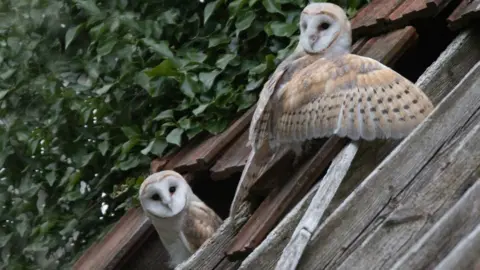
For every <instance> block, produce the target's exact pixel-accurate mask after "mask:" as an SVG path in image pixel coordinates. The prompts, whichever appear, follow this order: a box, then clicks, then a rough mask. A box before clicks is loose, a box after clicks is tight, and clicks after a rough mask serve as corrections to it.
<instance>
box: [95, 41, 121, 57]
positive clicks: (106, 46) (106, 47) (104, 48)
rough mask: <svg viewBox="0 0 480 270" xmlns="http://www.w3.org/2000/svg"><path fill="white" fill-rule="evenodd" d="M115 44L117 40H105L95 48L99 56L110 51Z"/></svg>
mask: <svg viewBox="0 0 480 270" xmlns="http://www.w3.org/2000/svg"><path fill="white" fill-rule="evenodd" d="M116 44H117V41H116V40H114V39H111V40H107V41H105V42H104V43H103V44H102V45H101V46H100V47H98V48H97V54H98V55H99V56H105V55H107V54H109V53H111V52H112V50H113V47H115V45H116Z"/></svg>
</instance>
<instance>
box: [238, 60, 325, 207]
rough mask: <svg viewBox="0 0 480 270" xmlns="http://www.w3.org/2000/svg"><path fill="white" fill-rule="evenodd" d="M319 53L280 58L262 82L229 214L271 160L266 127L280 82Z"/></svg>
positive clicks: (282, 82)
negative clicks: (281, 59) (263, 83)
mask: <svg viewBox="0 0 480 270" xmlns="http://www.w3.org/2000/svg"><path fill="white" fill-rule="evenodd" d="M319 57H320V56H316V55H306V54H304V53H303V54H302V53H299V54H297V55H295V56H292V57H290V60H288V61H284V62H282V63H281V64H280V65H279V66H278V67H277V69H276V70H275V72H274V73H273V75H272V76H271V77H270V79H269V80H268V81H267V82H266V83H265V85H264V87H263V89H262V92H261V93H260V98H259V100H258V102H257V108H256V109H255V112H254V114H253V118H252V123H251V124H250V130H249V143H248V144H250V145H252V152H251V153H250V156H249V157H248V160H247V163H246V164H245V167H244V169H243V172H242V176H241V177H240V182H239V183H238V186H237V190H236V192H235V196H234V198H233V201H232V204H231V206H230V216H235V215H236V214H237V211H238V210H239V207H240V204H241V203H242V201H243V200H245V198H246V197H247V195H248V190H249V189H250V187H251V186H252V185H253V184H254V183H255V181H256V180H257V177H258V176H259V175H260V174H261V173H262V172H264V170H265V169H267V168H268V166H269V165H270V162H271V161H272V160H273V159H272V157H273V156H272V154H274V153H275V149H272V148H271V147H270V144H269V143H268V142H269V130H271V126H270V125H271V123H270V122H269V121H268V120H269V119H270V118H271V116H272V115H273V113H274V111H273V110H272V108H273V107H274V106H275V105H274V104H275V103H276V100H277V98H278V96H280V95H281V93H282V91H283V86H284V85H285V83H286V82H288V81H289V80H290V78H292V76H294V74H296V73H298V72H300V70H302V69H303V68H305V67H307V66H308V65H310V64H312V63H314V62H315V61H316V60H317V59H318V58H319ZM248 144H247V145H248ZM272 150H273V151H272Z"/></svg>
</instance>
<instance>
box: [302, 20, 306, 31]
mask: <svg viewBox="0 0 480 270" xmlns="http://www.w3.org/2000/svg"><path fill="white" fill-rule="evenodd" d="M306 28H307V23H306V22H303V23H302V29H303V30H305V29H306Z"/></svg>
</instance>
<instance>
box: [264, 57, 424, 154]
mask: <svg viewBox="0 0 480 270" xmlns="http://www.w3.org/2000/svg"><path fill="white" fill-rule="evenodd" d="M276 106H277V107H276V109H275V110H276V112H277V113H276V116H275V117H270V119H269V121H270V122H271V123H270V124H271V125H272V132H270V134H269V138H270V144H271V145H272V146H273V147H275V145H276V146H278V145H280V144H284V143H291V142H299V141H305V140H308V139H313V138H321V137H327V136H332V135H337V136H340V137H348V138H350V139H353V140H358V139H360V138H361V139H364V140H373V139H377V138H379V139H381V138H383V139H387V138H393V139H399V138H403V137H405V136H407V135H408V134H409V133H410V132H411V131H412V130H413V129H414V128H415V127H416V126H417V125H418V124H419V123H420V122H422V121H423V119H425V118H426V117H427V115H428V114H429V113H430V112H431V111H432V110H433V105H432V103H431V101H430V100H429V98H428V97H427V96H426V95H425V94H424V93H423V92H422V90H421V89H419V88H418V87H417V86H416V85H415V84H413V83H412V82H410V81H409V80H407V79H406V78H404V77H402V76H401V75H400V74H398V73H397V72H395V71H394V70H392V69H390V68H389V67H387V66H385V65H383V64H381V63H380V62H378V61H376V60H374V59H371V58H368V57H362V56H359V55H354V54H346V55H342V56H339V57H336V58H334V59H326V58H322V59H319V60H317V61H316V62H315V63H313V64H311V65H310V66H308V67H306V68H304V69H303V70H301V71H300V72H299V73H297V74H295V76H293V77H292V79H291V80H290V81H289V82H288V83H286V84H285V86H284V88H283V93H282V96H281V97H280V98H279V100H278V102H277V103H276Z"/></svg>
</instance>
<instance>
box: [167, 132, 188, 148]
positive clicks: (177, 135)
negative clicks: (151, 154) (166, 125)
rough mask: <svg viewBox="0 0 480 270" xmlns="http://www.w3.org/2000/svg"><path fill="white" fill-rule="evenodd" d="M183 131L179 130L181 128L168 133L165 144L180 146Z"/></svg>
mask: <svg viewBox="0 0 480 270" xmlns="http://www.w3.org/2000/svg"><path fill="white" fill-rule="evenodd" d="M183 131H184V130H183V129H181V128H176V129H173V130H172V131H170V133H168V135H167V138H166V140H167V142H168V143H171V144H175V145H178V146H180V144H181V142H182V134H183Z"/></svg>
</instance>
